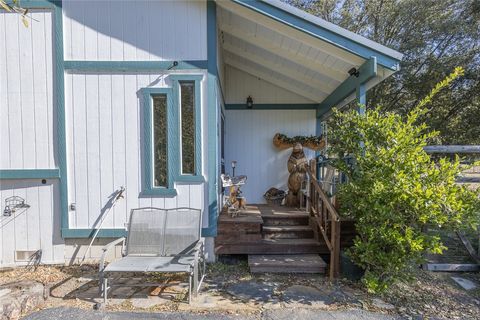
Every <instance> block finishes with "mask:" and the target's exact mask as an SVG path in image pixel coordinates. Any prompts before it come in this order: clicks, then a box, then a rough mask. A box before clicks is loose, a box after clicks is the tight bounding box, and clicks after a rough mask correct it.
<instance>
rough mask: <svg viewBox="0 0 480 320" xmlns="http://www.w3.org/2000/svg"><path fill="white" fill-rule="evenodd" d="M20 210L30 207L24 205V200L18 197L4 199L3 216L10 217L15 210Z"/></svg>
mask: <svg viewBox="0 0 480 320" xmlns="http://www.w3.org/2000/svg"><path fill="white" fill-rule="evenodd" d="M22 208H30V206H29V205H28V204H26V203H25V199H23V198H22V197H19V196H11V197H8V198H6V199H5V209H4V210H3V215H4V216H6V217H10V216H11V215H12V213H14V212H15V210H17V209H22Z"/></svg>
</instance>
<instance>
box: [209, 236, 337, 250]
mask: <svg viewBox="0 0 480 320" xmlns="http://www.w3.org/2000/svg"><path fill="white" fill-rule="evenodd" d="M215 253H216V254H302V253H321V254H328V253H329V251H328V248H327V245H326V244H325V243H324V242H323V243H320V242H318V241H317V240H315V239H262V240H261V241H258V242H237V243H222V244H219V243H216V244H215Z"/></svg>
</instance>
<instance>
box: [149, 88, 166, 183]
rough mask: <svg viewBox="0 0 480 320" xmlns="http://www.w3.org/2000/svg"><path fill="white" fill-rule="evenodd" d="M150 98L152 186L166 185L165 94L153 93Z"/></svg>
mask: <svg viewBox="0 0 480 320" xmlns="http://www.w3.org/2000/svg"><path fill="white" fill-rule="evenodd" d="M152 99H153V163H154V186H155V187H168V178H167V177H168V165H167V163H168V158H167V151H168V150H167V143H168V141H167V96H166V95H165V94H161V95H154V96H152Z"/></svg>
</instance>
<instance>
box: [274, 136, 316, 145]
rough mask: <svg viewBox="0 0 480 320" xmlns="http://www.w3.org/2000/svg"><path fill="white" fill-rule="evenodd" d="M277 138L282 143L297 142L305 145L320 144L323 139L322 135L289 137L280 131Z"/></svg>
mask: <svg viewBox="0 0 480 320" xmlns="http://www.w3.org/2000/svg"><path fill="white" fill-rule="evenodd" d="M278 138H279V140H281V141H282V142H284V143H288V144H294V143H297V142H299V143H301V144H302V145H305V144H307V143H313V144H320V143H321V142H322V140H323V137H322V136H295V137H292V138H289V137H287V136H286V135H284V134H281V133H279V134H278Z"/></svg>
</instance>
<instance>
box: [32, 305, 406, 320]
mask: <svg viewBox="0 0 480 320" xmlns="http://www.w3.org/2000/svg"><path fill="white" fill-rule="evenodd" d="M24 319H25V320H57V319H58V320H60V319H61V320H70V319H71V320H76V319H83V320H103V319H105V320H106V319H108V320H130V319H131V320H136V319H144V320H163V319H169V320H196V319H210V320H233V319H235V320H236V319H242V320H297V319H298V320H314V319H315V320H324V319H325V320H350V319H357V320H391V319H392V320H393V319H398V318H395V317H392V316H387V315H381V314H376V313H372V312H368V311H364V310H349V311H317V310H308V309H299V310H290V309H282V310H268V311H265V312H263V313H261V314H259V315H256V316H243V315H229V314H220V313H204V314H192V313H186V312H163V313H135V312H99V311H86V310H82V309H75V308H54V309H46V310H42V311H39V312H36V313H34V314H31V315H29V316H27V317H25V318H24Z"/></svg>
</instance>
